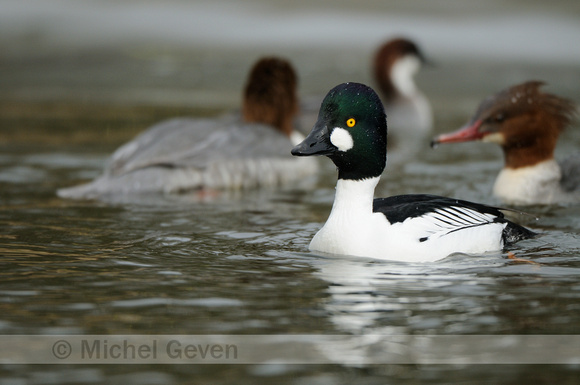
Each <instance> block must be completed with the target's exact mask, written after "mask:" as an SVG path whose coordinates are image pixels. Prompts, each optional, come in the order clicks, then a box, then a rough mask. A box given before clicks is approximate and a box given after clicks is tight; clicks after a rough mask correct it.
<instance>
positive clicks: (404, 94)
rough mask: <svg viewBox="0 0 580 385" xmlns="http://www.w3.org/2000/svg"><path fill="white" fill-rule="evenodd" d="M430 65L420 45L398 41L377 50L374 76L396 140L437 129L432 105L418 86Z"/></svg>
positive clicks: (397, 39)
mask: <svg viewBox="0 0 580 385" xmlns="http://www.w3.org/2000/svg"><path fill="white" fill-rule="evenodd" d="M425 63H427V60H426V59H425V56H424V55H423V53H422V52H421V50H420V49H419V46H418V45H417V44H415V43H414V42H413V41H411V40H410V39H407V38H402V37H398V38H394V39H391V40H389V41H387V42H386V43H384V44H383V45H382V46H380V48H379V49H378V50H377V52H376V54H375V57H374V61H373V75H374V79H375V82H376V83H377V86H378V89H379V91H380V96H381V99H382V100H383V104H384V106H385V111H386V113H387V117H388V119H389V130H390V133H395V135H396V137H399V136H401V137H403V136H413V135H424V134H426V133H428V132H429V131H430V130H431V128H432V127H433V112H432V110H431V104H430V103H429V100H428V99H427V98H426V97H425V95H424V94H423V93H422V92H421V90H419V88H418V87H417V85H416V84H415V75H416V74H417V73H418V72H419V70H420V69H421V66H422V65H423V64H425Z"/></svg>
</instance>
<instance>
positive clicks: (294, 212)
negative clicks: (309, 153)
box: [0, 0, 580, 384]
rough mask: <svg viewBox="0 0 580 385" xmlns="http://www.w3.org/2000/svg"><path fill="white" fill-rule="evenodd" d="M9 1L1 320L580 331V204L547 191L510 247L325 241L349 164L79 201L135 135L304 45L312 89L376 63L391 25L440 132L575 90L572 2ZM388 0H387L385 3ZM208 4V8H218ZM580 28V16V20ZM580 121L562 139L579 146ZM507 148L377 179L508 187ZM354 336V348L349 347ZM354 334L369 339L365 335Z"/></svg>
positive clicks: (162, 370)
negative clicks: (405, 256)
mask: <svg viewBox="0 0 580 385" xmlns="http://www.w3.org/2000/svg"><path fill="white" fill-rule="evenodd" d="M289 4H290V3H286V2H282V1H278V2H267V3H266V2H260V1H255V2H248V3H247V4H244V3H227V2H212V3H209V2H208V3H203V2H193V3H190V2H179V1H170V2H167V1H164V2H134V1H121V2H108V1H101V2H98V1H81V2H72V1H56V0H54V1H53V0H50V1H43V2H16V1H0V8H2V9H3V11H0V33H1V38H0V43H1V44H0V47H1V48H2V53H1V54H0V150H1V152H0V226H1V227H0V228H1V230H0V250H1V253H0V255H1V258H0V265H1V267H0V333H1V334H105V335H107V334H184V335H188V334H257V335H260V334H310V333H312V334H341V333H352V334H355V335H363V334H386V335H391V334H399V335H406V334H409V335H415V334H417V335H419V334H427V335H462V334H540V335H541V334H578V333H579V332H580V326H579V325H580V302H579V299H580V283H579V282H580V280H579V277H580V235H579V232H578V229H579V228H580V207H579V206H552V207H532V208H529V209H528V211H529V212H530V213H531V214H533V216H537V217H538V218H539V219H538V220H535V219H534V218H533V216H523V217H521V218H519V220H521V221H523V222H524V223H525V224H527V225H528V226H530V227H532V228H533V229H535V230H536V231H539V232H540V233H541V236H540V237H538V238H537V239H533V240H528V241H525V242H521V243H520V244H518V245H516V246H515V247H514V248H513V249H512V252H513V253H515V255H516V256H517V257H519V258H525V259H527V260H530V261H532V262H534V264H530V263H518V262H514V261H510V260H508V259H506V253H497V254H492V255H484V256H471V257H467V256H452V257H450V258H447V259H445V260H443V261H440V262H437V263H431V264H404V263H390V262H381V261H370V260H362V259H352V258H347V257H337V258H327V257H320V256H316V255H313V254H311V253H309V252H308V251H307V245H308V243H309V241H310V239H311V238H312V236H313V235H314V234H315V232H316V231H317V230H318V228H319V227H320V226H321V224H322V223H323V222H324V221H325V220H326V217H327V215H328V212H329V210H330V206H331V204H332V200H333V191H334V182H335V174H334V170H333V169H332V167H331V165H330V164H328V163H329V162H326V160H325V159H322V160H321V165H322V166H323V171H322V173H321V177H320V179H319V181H318V183H317V186H316V188H315V189H311V190H310V189H293V188H286V189H282V190H280V191H270V190H266V191H253V192H247V193H244V194H225V195H223V196H221V197H217V198H216V199H214V200H212V201H204V202H200V201H199V200H196V199H195V197H192V196H188V195H180V196H168V197H162V196H155V197H136V198H134V199H131V201H129V202H127V201H126V202H75V201H66V200H62V199H59V198H57V197H56V196H55V190H56V189H57V188H59V187H63V186H69V185H73V184H76V183H79V182H81V181H84V180H87V179H91V178H93V177H95V176H96V175H98V174H99V173H100V170H101V169H102V167H103V165H104V162H105V160H106V159H107V157H108V155H109V154H110V153H111V152H112V151H113V150H114V149H115V148H116V147H118V146H119V145H120V144H122V143H123V142H125V141H126V140H129V139H130V138H132V137H133V136H134V135H135V134H137V133H138V132H140V131H142V130H143V129H144V128H146V127H147V126H149V125H150V124H152V123H155V122H158V121H159V120H161V119H163V118H166V117H171V116H177V115H187V116H214V115H217V114H219V113H221V112H224V111H228V110H230V109H232V108H236V106H238V105H239V98H240V96H239V95H240V90H241V87H242V86H243V83H244V81H245V75H246V72H247V70H248V69H249V67H250V65H251V64H252V63H253V62H254V61H255V60H256V58H257V57H259V56H261V55H264V54H277V55H282V56H285V57H288V58H289V59H290V60H291V61H292V62H293V63H294V64H295V66H296V68H297V71H298V73H299V75H300V79H301V85H300V91H301V94H302V95H321V94H324V93H325V92H326V91H327V90H328V89H329V88H331V87H332V86H334V85H336V84H337V83H340V82H343V81H347V80H348V81H351V80H353V81H363V82H367V83H371V84H372V80H371V79H370V76H369V60H370V57H371V55H372V51H373V49H374V46H375V45H376V43H378V42H379V41H381V40H382V39H384V38H387V37H389V36H390V35H393V34H397V33H407V34H409V35H411V36H413V37H416V38H417V40H418V41H419V42H420V43H422V45H423V46H424V48H425V51H426V53H427V54H428V56H430V57H431V58H432V59H433V61H434V62H435V63H436V66H434V67H432V68H430V69H427V70H425V71H423V72H422V73H421V74H420V76H419V79H418V82H419V84H420V86H421V88H422V89H424V91H425V93H426V94H427V95H428V97H429V98H430V100H431V101H432V103H433V106H434V111H435V113H436V127H435V130H434V132H443V131H448V130H450V129H454V128H457V127H459V126H460V125H461V124H463V123H464V122H465V121H466V120H467V119H468V117H469V116H470V114H471V113H472V112H473V111H474V109H475V107H476V106H477V104H478V103H479V101H480V100H481V99H482V98H483V97H486V96H487V95H488V94H490V93H491V92H495V91H498V90H499V89H501V88H504V87H506V86H508V85H511V84H515V83H517V82H521V81H525V80H529V79H542V80H545V81H546V82H548V83H549V86H548V87H549V88H548V89H549V90H550V91H552V92H555V93H558V94H561V95H564V96H567V97H569V98H572V99H573V100H576V101H580V80H579V79H580V66H579V65H580V49H579V47H578V44H579V40H578V39H577V38H576V37H577V36H579V34H578V31H579V30H580V27H578V26H579V25H580V23H578V21H579V18H580V7H579V6H578V4H577V2H571V1H570V2H550V3H549V4H546V3H545V2H533V1H532V2H526V1H516V2H510V3H509V4H503V3H500V2H494V3H492V4H485V5H484V4H481V2H479V1H478V2H475V1H472V2H465V1H462V2H454V1H437V2H429V4H430V5H429V6H426V5H424V4H423V2H414V1H411V2H405V3H403V4H396V3H395V4H391V3H383V2H373V1H365V2H357V3H356V4H358V5H357V6H353V5H352V4H351V3H349V2H317V3H313V4H311V3H310V2H304V3H300V2H298V3H292V4H294V5H293V6H290V5H289ZM383 19H384V21H383ZM203 21H205V24H204V23H203ZM574 33H576V34H575V35H573V34H574ZM579 128H580V127H578V123H577V122H576V123H575V125H574V126H573V127H572V128H571V129H570V130H568V131H567V132H566V133H565V134H564V135H563V137H562V140H561V142H560V146H559V147H558V151H557V156H558V157H560V158H562V157H565V156H566V155H568V154H571V153H573V152H575V151H578V149H579V146H580V132H579V130H578V129H579ZM500 156H501V154H500V151H499V150H498V149H497V148H494V147H492V146H486V145H483V144H480V143H470V144H462V145H457V146H445V147H440V148H438V149H437V150H430V149H429V148H428V146H427V143H425V147H424V149H421V150H420V151H419V152H418V154H417V156H415V157H413V158H411V159H407V160H406V161H394V162H389V165H388V168H387V171H386V173H385V174H384V176H383V180H382V181H381V183H380V185H379V188H378V189H377V195H383V196H386V195H392V194H399V193H409V192H429V193H436V194H442V195H450V196H455V197H458V198H463V199H470V200H476V201H481V202H486V203H490V204H495V203H497V202H495V201H494V199H493V198H492V197H490V191H491V185H492V183H493V180H494V178H495V175H496V174H497V171H498V170H499V168H500V167H501V158H500ZM348 353H349V352H346V354H348ZM352 354H360V353H358V352H355V351H353V352H352ZM579 380H580V366H578V365H577V364H575V365H574V364H569V365H534V366H532V365H493V366H492V365H460V364H457V365H382V366H378V365H371V366H366V367H353V366H348V365H342V364H340V363H337V364H335V365H231V366H226V365H174V366H171V365H167V366H166V365H151V366H144V365H127V366H123V365H108V366H107V365H84V366H83V365H75V366H72V365H69V366H67V365H55V366H49V365H36V366H35V365H3V366H2V367H1V371H0V384H69V383H83V384H84V383H107V384H117V383H135V384H137V383H139V384H181V383H183V384H185V383H194V384H233V383H236V384H238V383H239V384H269V383H281V384H352V383H365V384H375V383H376V384H383V383H396V384H416V383H422V382H425V383H433V384H446V383H488V384H499V383H502V384H524V383H546V384H554V383H560V384H577V383H578V382H579Z"/></svg>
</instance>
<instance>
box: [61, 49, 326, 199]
mask: <svg viewBox="0 0 580 385" xmlns="http://www.w3.org/2000/svg"><path fill="white" fill-rule="evenodd" d="M296 88H297V77H296V74H295V72H294V69H293V68H292V66H291V65H290V63H289V62H287V61H285V60H281V59H278V58H264V59H261V60H259V61H258V62H257V63H256V64H255V65H254V66H253V68H252V70H251V72H250V74H249V78H248V82H247V85H246V87H245V90H244V100H243V106H242V118H241V120H240V118H235V117H231V116H230V117H226V118H221V119H189V118H179V119H172V120H169V121H165V122H161V123H159V124H157V125H155V126H153V127H151V128H150V129H148V130H147V131H145V132H143V133H142V134H140V135H139V136H137V137H136V138H135V139H134V140H132V141H131V142H129V143H127V144H125V145H123V146H122V147H120V148H119V149H118V150H117V151H116V152H115V153H114V154H113V156H112V159H111V160H110V162H109V165H108V166H107V168H106V169H105V172H104V174H103V175H102V176H100V177H98V178H97V179H95V180H94V181H92V182H90V183H88V184H85V185H81V186H78V187H72V188H66V189H61V190H59V191H58V195H59V196H61V197H65V198H76V199H92V198H101V197H106V196H110V195H112V196H118V195H124V194H125V195H126V194H135V193H156V192H165V193H172V192H180V191H188V190H196V189H211V190H217V189H242V188H252V187H259V186H275V185H280V184H284V183H288V182H293V181H297V180H300V179H303V178H304V177H306V176H309V175H312V174H314V173H315V172H316V169H317V167H316V164H315V163H313V162H309V163H303V162H297V159H294V158H292V157H291V156H290V155H288V151H289V149H291V148H292V146H293V145H296V143H298V142H300V141H301V140H302V139H304V136H302V135H300V134H299V133H298V132H296V131H293V120H294V117H295V116H296V114H297V112H298V98H297V91H296Z"/></svg>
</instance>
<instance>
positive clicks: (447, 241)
mask: <svg viewBox="0 0 580 385" xmlns="http://www.w3.org/2000/svg"><path fill="white" fill-rule="evenodd" d="M386 148H387V121H386V116H385V112H384V109H383V105H382V103H381V100H380V99H379V97H378V96H377V94H376V93H375V92H374V91H373V90H372V89H371V88H370V87H367V86H366V85H363V84H359V83H344V84H340V85H338V86H336V87H335V88H333V89H332V90H330V92H329V93H328V94H327V95H326V97H325V98H324V100H323V102H322V106H321V108H320V113H319V115H318V121H317V122H316V124H315V126H314V128H313V129H312V132H311V133H310V134H309V135H308V136H307V137H306V139H305V140H304V141H303V142H302V143H300V144H299V145H297V146H296V147H294V149H292V154H293V155H297V156H309V155H326V156H328V157H329V158H330V159H331V160H332V161H333V162H334V164H335V165H336V166H337V168H338V183H337V186H336V196H335V199H334V204H333V206H332V210H331V213H330V216H329V218H328V220H327V222H326V223H325V224H324V226H323V227H322V229H320V231H319V232H318V233H317V234H316V235H315V236H314V238H313V239H312V241H311V243H310V250H312V251H316V252H324V253H331V254H346V255H354V256H365V257H372V258H379V259H387V260H400V261H414V262H428V261H436V260H439V259H442V258H445V257H446V256H448V255H450V254H452V253H484V252H487V251H496V250H501V249H502V248H503V246H504V245H506V244H508V243H512V242H516V241H518V240H521V239H524V238H529V237H532V236H533V235H534V233H533V232H532V231H530V230H528V229H526V228H524V227H522V226H519V225H517V224H515V223H513V222H510V221H508V220H507V219H505V218H504V215H503V214H502V213H501V211H500V210H499V209H497V208H495V207H489V206H485V205H482V204H478V203H472V202H467V201H462V200H457V199H452V198H444V197H440V196H434V195H400V196H394V197H390V198H383V199H374V200H373V193H374V189H375V186H376V185H377V183H378V182H379V178H380V176H381V173H382V172H383V170H384V168H385V164H386V158H387V150H386Z"/></svg>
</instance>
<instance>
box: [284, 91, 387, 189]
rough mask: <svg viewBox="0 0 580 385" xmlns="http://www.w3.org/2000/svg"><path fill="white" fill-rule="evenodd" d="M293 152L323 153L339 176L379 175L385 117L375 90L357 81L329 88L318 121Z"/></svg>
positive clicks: (383, 156)
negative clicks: (336, 169) (335, 167)
mask: <svg viewBox="0 0 580 385" xmlns="http://www.w3.org/2000/svg"><path fill="white" fill-rule="evenodd" d="M292 155H296V156H309V155H326V156H328V157H329V158H330V159H331V160H332V161H333V162H334V164H335V165H336V166H337V167H338V177H339V179H353V180H360V179H365V178H371V177H376V176H379V175H381V173H382V172H383V170H384V168H385V163H386V159H387V119H386V115H385V110H384V107H383V104H382V102H381V100H380V99H379V97H378V96H377V94H376V93H375V91H374V90H373V89H372V88H370V87H368V86H366V85H364V84H360V83H343V84H340V85H338V86H336V87H334V88H333V89H332V90H330V91H329V92H328V94H327V95H326V97H325V98H324V100H323V101H322V106H321V107H320V112H319V114H318V121H317V122H316V124H315V125H314V128H313V129H312V131H311V132H310V134H309V135H308V137H307V138H306V139H304V141H303V142H302V143H300V144H299V145H297V146H296V147H294V149H292Z"/></svg>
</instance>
